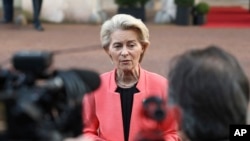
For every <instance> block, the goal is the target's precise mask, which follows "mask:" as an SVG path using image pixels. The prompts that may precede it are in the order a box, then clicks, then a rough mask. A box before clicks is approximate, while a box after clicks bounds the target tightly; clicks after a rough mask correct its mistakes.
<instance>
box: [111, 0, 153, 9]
mask: <svg viewBox="0 0 250 141" xmlns="http://www.w3.org/2000/svg"><path fill="white" fill-rule="evenodd" d="M148 1H149V0H115V3H116V4H117V5H118V6H119V7H144V6H145V5H146V3H147V2H148Z"/></svg>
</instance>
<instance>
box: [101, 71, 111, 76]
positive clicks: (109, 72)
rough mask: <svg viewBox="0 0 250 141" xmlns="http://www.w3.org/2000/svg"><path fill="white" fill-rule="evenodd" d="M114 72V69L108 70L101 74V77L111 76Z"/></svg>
mask: <svg viewBox="0 0 250 141" xmlns="http://www.w3.org/2000/svg"><path fill="white" fill-rule="evenodd" d="M112 73H113V70H112V71H108V72H104V73H102V74H101V75H100V77H107V76H110V75H111V74H112Z"/></svg>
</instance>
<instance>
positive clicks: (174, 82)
mask: <svg viewBox="0 0 250 141" xmlns="http://www.w3.org/2000/svg"><path fill="white" fill-rule="evenodd" d="M168 78H169V90H170V91H169V101H170V104H176V106H177V111H178V110H179V114H180V121H181V122H180V126H181V127H180V128H181V129H182V132H183V134H184V136H186V138H187V139H188V140H190V141H227V140H229V131H230V130H229V125H231V124H246V121H247V106H248V101H249V82H248V79H247V76H246V75H245V73H244V72H243V70H242V68H241V67H240V65H239V63H238V61H237V60H236V58H235V57H234V56H232V55H231V54H229V53H228V52H226V51H224V50H222V49H220V48H219V47H216V46H209V47H207V48H205V49H194V50H190V51H187V52H185V53H183V54H182V55H180V56H177V57H176V58H175V59H174V60H173V64H172V66H171V68H170V72H169V75H168ZM172 106H175V105H172Z"/></svg>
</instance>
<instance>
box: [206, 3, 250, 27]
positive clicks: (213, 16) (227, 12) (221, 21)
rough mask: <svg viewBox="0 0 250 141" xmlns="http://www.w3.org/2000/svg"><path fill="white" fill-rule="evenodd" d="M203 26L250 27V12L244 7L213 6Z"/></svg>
mask: <svg viewBox="0 0 250 141" xmlns="http://www.w3.org/2000/svg"><path fill="white" fill-rule="evenodd" d="M203 27H236V28H241V27H250V12H249V11H248V9H244V8H242V7H211V8H210V11H209V13H208V15H207V23H206V24H204V25H203Z"/></svg>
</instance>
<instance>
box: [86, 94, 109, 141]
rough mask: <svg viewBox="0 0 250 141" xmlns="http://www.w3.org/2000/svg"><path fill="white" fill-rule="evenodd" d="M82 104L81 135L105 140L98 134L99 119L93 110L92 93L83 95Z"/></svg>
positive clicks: (96, 139)
mask: <svg viewBox="0 0 250 141" xmlns="http://www.w3.org/2000/svg"><path fill="white" fill-rule="evenodd" d="M82 105H83V108H82V119H83V136H84V137H85V138H88V139H89V140H93V141H105V140H104V139H101V138H100V137H99V136H98V128H99V121H98V118H97V116H96V112H95V99H94V93H91V94H86V95H84V97H83V102H82Z"/></svg>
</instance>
